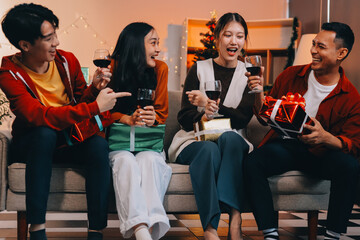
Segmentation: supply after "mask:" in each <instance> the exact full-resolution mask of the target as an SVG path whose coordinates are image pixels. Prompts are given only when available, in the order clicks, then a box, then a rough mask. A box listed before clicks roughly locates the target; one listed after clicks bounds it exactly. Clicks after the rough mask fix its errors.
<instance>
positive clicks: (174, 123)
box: [164, 91, 182, 154]
mask: <svg viewBox="0 0 360 240" xmlns="http://www.w3.org/2000/svg"><path fill="white" fill-rule="evenodd" d="M181 95H182V92H181V91H169V116H168V118H167V119H166V123H165V124H166V128H165V138H164V150H165V153H166V154H167V151H168V148H169V146H170V144H171V141H172V139H173V137H174V135H175V134H176V132H177V131H179V130H180V125H179V123H178V120H177V114H178V112H179V111H180V108H181Z"/></svg>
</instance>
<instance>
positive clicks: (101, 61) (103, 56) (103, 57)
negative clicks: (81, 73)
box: [93, 49, 111, 68]
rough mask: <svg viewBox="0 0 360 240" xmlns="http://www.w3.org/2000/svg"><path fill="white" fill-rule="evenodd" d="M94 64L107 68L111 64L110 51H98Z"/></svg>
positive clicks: (96, 51) (95, 54)
mask: <svg viewBox="0 0 360 240" xmlns="http://www.w3.org/2000/svg"><path fill="white" fill-rule="evenodd" d="M93 62H94V64H95V65H96V66H97V67H100V68H107V67H108V66H109V65H110V63H111V59H110V53H109V51H108V50H107V49H96V50H95V52H94V57H93Z"/></svg>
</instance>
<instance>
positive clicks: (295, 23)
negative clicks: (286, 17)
mask: <svg viewBox="0 0 360 240" xmlns="http://www.w3.org/2000/svg"><path fill="white" fill-rule="evenodd" d="M298 30H299V21H298V19H297V17H294V20H293V26H292V36H291V39H290V44H289V46H288V48H287V55H288V59H287V63H286V66H285V68H284V69H286V68H288V67H290V66H292V65H293V63H294V59H295V41H296V40H297V39H298V37H299V34H298Z"/></svg>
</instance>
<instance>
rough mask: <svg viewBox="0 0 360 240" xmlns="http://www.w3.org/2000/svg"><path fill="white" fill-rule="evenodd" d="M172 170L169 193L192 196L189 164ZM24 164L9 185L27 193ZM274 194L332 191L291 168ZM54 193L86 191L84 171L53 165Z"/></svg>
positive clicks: (16, 166) (15, 168) (276, 180)
mask: <svg viewBox="0 0 360 240" xmlns="http://www.w3.org/2000/svg"><path fill="white" fill-rule="evenodd" d="M169 166H171V168H172V170H173V174H172V177H171V181H170V184H169V187H168V190H167V194H176V195H189V194H193V190H192V185H191V179H190V175H189V166H187V165H180V164H176V163H170V164H169ZM25 167H26V166H25V164H23V163H13V164H11V165H10V166H9V167H8V169H9V171H8V173H9V188H10V190H11V191H12V192H18V193H24V192H25ZM269 183H270V187H271V190H272V192H273V194H284V195H290V194H310V195H322V194H326V193H327V192H329V188H330V181H324V180H318V179H314V178H309V177H308V176H306V175H304V174H303V173H301V172H299V171H291V172H287V173H285V174H282V175H279V176H273V177H271V178H269ZM50 192H51V193H62V192H70V193H85V178H84V172H83V171H82V170H81V169H77V168H71V167H66V168H65V167H61V166H59V165H57V166H55V167H54V168H53V173H52V179H51V184H50Z"/></svg>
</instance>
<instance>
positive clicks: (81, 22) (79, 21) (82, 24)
mask: <svg viewBox="0 0 360 240" xmlns="http://www.w3.org/2000/svg"><path fill="white" fill-rule="evenodd" d="M81 28H84V29H85V30H88V31H90V35H91V36H93V38H96V39H97V40H98V41H99V44H100V45H101V46H104V48H109V49H110V50H114V47H113V46H109V45H108V44H107V41H106V40H105V39H104V38H103V37H102V36H101V35H100V34H99V33H98V32H97V31H96V30H95V29H94V28H93V27H92V26H91V25H90V24H89V23H88V22H87V21H86V18H85V17H83V16H80V17H78V18H76V19H75V21H74V22H72V23H71V24H70V25H69V26H67V27H66V28H64V29H62V30H60V31H59V32H58V34H59V35H62V34H65V35H69V34H71V32H72V31H73V30H80V29H81ZM1 48H9V49H10V50H13V49H15V47H14V46H13V45H12V44H10V43H9V42H0V49H1Z"/></svg>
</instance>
